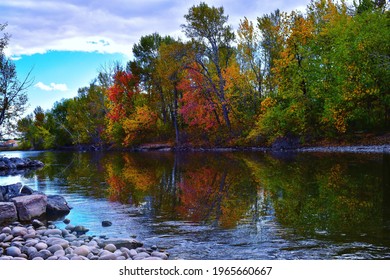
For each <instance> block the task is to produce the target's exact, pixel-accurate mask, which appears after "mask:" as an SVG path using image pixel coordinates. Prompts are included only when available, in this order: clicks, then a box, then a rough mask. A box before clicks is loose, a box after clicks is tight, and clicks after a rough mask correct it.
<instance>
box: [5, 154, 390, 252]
mask: <svg viewBox="0 0 390 280" xmlns="http://www.w3.org/2000/svg"><path fill="white" fill-rule="evenodd" d="M2 154H3V155H6V156H9V157H10V156H18V157H30V158H32V159H39V160H41V161H43V162H44V163H45V164H46V166H45V168H43V169H42V170H39V171H34V172H30V173H28V174H24V175H16V176H7V177H0V184H2V185H5V184H10V183H16V182H22V183H23V184H25V185H28V186H30V187H32V188H33V189H36V190H39V191H43V192H45V193H47V194H61V195H63V196H64V197H65V198H66V199H67V200H68V202H69V204H71V206H73V209H72V211H71V213H70V214H69V215H68V216H67V218H69V219H70V220H71V223H72V224H73V225H78V224H80V225H84V226H86V227H88V228H89V229H90V232H89V234H90V235H97V236H99V235H106V236H108V237H117V236H120V237H130V236H132V235H136V236H137V238H138V239H139V240H141V241H143V242H144V243H145V245H146V246H151V245H155V244H156V245H157V246H158V247H160V248H162V249H166V250H168V252H169V253H170V254H171V257H170V258H171V259H390V155H389V154H383V155H382V154H376V155H370V154H364V155H357V154H309V153H307V154H296V155H291V154H279V155H270V154H264V153H238V152H237V153H186V154H180V153H179V154H175V153H169V152H165V153H157V152H148V153H119V152H105V153H103V152H100V153H77V152H3V153H2ZM103 220H110V221H112V223H113V225H112V226H111V227H106V228H103V227H102V226H101V222H102V221H103ZM56 223H57V226H59V227H64V226H65V225H64V224H63V223H62V222H61V221H57V222H56Z"/></svg>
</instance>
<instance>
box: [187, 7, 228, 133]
mask: <svg viewBox="0 0 390 280" xmlns="http://www.w3.org/2000/svg"><path fill="white" fill-rule="evenodd" d="M184 18H185V19H186V20H187V24H184V25H182V28H183V30H184V33H185V34H186V36H187V37H188V38H190V39H193V43H194V44H193V46H194V50H195V51H196V55H195V61H196V63H197V64H198V65H199V66H200V67H199V71H200V73H201V74H202V75H203V76H204V77H205V78H206V80H207V81H208V83H209V84H210V86H211V88H212V90H213V93H214V95H215V96H216V97H217V100H218V105H219V106H221V108H222V114H223V119H224V121H225V124H226V127H227V128H228V130H229V131H231V122H230V117H229V102H228V100H227V98H226V96H225V82H226V81H225V79H224V77H223V69H225V68H226V67H227V66H228V64H229V61H230V58H231V57H232V55H233V48H232V43H233V41H234V32H233V31H232V28H231V26H229V25H226V24H227V20H228V16H226V15H225V14H224V9H223V7H219V8H215V7H209V6H208V5H207V4H206V3H200V4H199V5H198V6H193V7H191V8H190V10H189V12H188V14H187V15H185V16H184Z"/></svg>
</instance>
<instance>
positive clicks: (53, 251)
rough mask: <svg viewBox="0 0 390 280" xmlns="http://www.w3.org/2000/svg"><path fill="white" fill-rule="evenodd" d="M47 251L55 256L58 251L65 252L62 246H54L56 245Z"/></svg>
mask: <svg viewBox="0 0 390 280" xmlns="http://www.w3.org/2000/svg"><path fill="white" fill-rule="evenodd" d="M47 250H49V251H50V253H52V254H54V253H55V252H57V251H60V250H62V251H63V248H62V246H61V245H60V244H54V245H51V246H50V247H49V248H47ZM64 256H65V252H64Z"/></svg>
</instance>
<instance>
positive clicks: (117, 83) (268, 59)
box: [19, 0, 390, 147]
mask: <svg viewBox="0 0 390 280" xmlns="http://www.w3.org/2000/svg"><path fill="white" fill-rule="evenodd" d="M243 16H244V15H243ZM185 19H186V24H184V25H182V28H183V32H184V33H185V35H186V36H187V37H188V39H190V40H187V41H186V42H183V41H182V40H180V39H174V38H172V37H170V36H161V35H159V34H158V33H153V34H151V35H147V36H143V37H141V39H140V42H139V43H138V44H135V45H134V46H133V54H134V59H133V60H131V61H129V62H127V65H126V67H123V66H121V65H116V66H115V67H113V68H112V69H110V71H103V72H101V73H99V76H98V77H97V79H96V81H94V82H93V83H91V85H90V86H89V87H87V88H84V89H80V92H79V96H78V97H75V98H74V99H72V100H70V101H69V100H68V101H63V102H62V103H59V104H57V105H56V106H55V108H53V110H52V111H50V112H43V113H42V114H39V115H36V116H33V115H30V116H28V117H26V118H25V119H24V120H22V121H20V122H19V131H20V132H22V134H23V135H24V137H25V139H26V143H27V144H29V145H30V146H34V145H35V146H39V145H40V144H39V143H43V142H45V143H49V144H48V145H49V146H55V145H58V146H61V145H63V144H70V143H72V144H87V143H93V144H94V145H95V144H98V145H116V146H119V147H132V146H137V145H140V144H142V143H153V142H157V143H161V142H164V143H167V142H168V143H175V145H177V146H181V145H205V146H216V145H222V146H230V145H233V146H237V145H245V146H248V145H251V146H252V145H269V144H271V143H273V141H274V140H276V139H277V138H280V137H286V136H287V137H291V136H293V137H295V138H297V139H300V141H301V142H302V143H303V142H306V141H312V142H313V141H316V140H321V139H324V138H325V139H340V138H348V139H350V138H353V137H354V135H355V134H356V133H361V132H365V133H387V132H389V127H390V97H389V90H388V87H389V83H390V76H389V75H390V74H389V73H390V71H389V63H390V62H389V55H388V54H389V53H390V47H389V43H388V42H389V41H390V31H389V28H385V26H388V25H389V11H388V4H386V3H385V1H375V2H373V1H359V3H356V2H355V1H354V5H352V6H347V5H346V4H345V3H344V2H342V3H338V2H336V1H332V0H316V1H311V3H310V4H309V5H308V6H307V9H306V12H305V13H302V12H297V11H293V12H290V13H286V12H282V11H279V10H276V11H275V12H273V13H271V14H267V15H262V16H259V17H258V18H257V21H256V22H252V21H250V20H248V19H247V18H245V17H244V18H243V20H241V21H240V24H239V27H238V30H237V32H236V33H235V32H233V30H232V27H231V26H230V25H229V24H228V17H227V15H225V13H224V9H223V7H219V8H215V7H209V6H208V5H207V4H205V3H201V4H199V5H197V6H193V7H191V8H190V9H189V11H188V14H187V15H185ZM210 30H212V31H213V32H210ZM236 34H237V35H236ZM35 118H37V120H38V119H39V122H37V121H35ZM64 135H66V137H67V138H68V139H69V141H64V140H63V139H65V138H66V137H64ZM42 139H46V140H45V141H43V140H42ZM64 142H66V143H64ZM27 146H28V145H27Z"/></svg>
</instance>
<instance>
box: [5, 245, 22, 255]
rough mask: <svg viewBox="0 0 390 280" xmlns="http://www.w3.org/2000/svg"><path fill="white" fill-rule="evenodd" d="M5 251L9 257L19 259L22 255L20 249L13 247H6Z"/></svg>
mask: <svg viewBox="0 0 390 280" xmlns="http://www.w3.org/2000/svg"><path fill="white" fill-rule="evenodd" d="M5 251H6V254H7V255H8V256H11V257H19V256H20V255H21V254H22V252H21V251H20V249H19V248H18V247H15V246H11V247H8V248H7V249H6V250H5Z"/></svg>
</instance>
